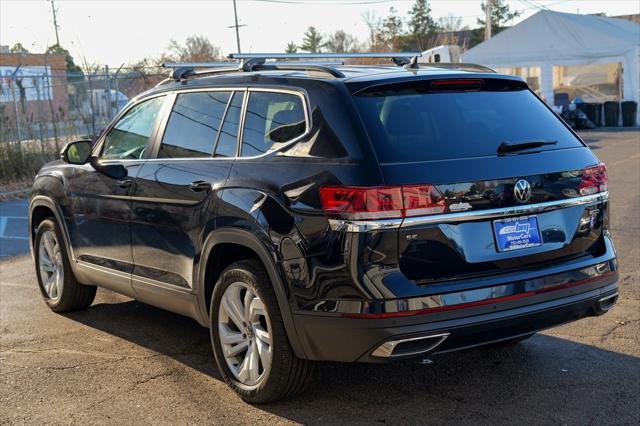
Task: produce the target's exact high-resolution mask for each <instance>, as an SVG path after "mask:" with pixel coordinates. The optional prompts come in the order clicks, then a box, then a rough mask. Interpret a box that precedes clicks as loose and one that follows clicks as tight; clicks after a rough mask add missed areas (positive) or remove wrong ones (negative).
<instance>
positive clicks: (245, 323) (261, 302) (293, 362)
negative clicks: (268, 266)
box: [209, 260, 311, 403]
mask: <svg viewBox="0 0 640 426" xmlns="http://www.w3.org/2000/svg"><path fill="white" fill-rule="evenodd" d="M209 317H210V330H211V342H212V345H213V351H214V354H215V357H216V362H217V364H218V369H219V370H220V372H221V374H222V376H223V378H224V380H225V382H226V383H227V384H228V385H229V386H230V387H231V388H232V389H233V390H234V391H235V392H236V393H237V394H238V395H240V397H241V398H242V399H244V400H245V401H248V402H253V403H265V402H273V401H276V400H279V399H284V398H288V397H291V396H293V395H295V394H297V393H299V392H301V391H302V390H304V388H305V387H306V385H307V384H308V382H309V380H310V378H311V363H310V362H309V361H306V360H302V359H299V358H297V357H296V356H295V354H294V353H293V350H292V349H291V344H290V343H289V339H288V338H287V334H286V331H285V328H284V323H283V321H282V316H281V315H280V310H279V308H278V303H277V300H276V296H275V293H274V291H273V287H272V286H271V282H270V280H269V277H268V275H267V273H266V271H265V270H264V268H263V267H262V265H261V264H260V263H259V262H257V261H255V260H243V261H239V262H236V263H234V264H232V265H231V266H229V267H228V268H227V269H225V271H224V272H223V273H222V274H221V276H220V279H219V280H218V283H217V284H216V286H215V288H214V290H213V295H212V297H211V307H210V315H209Z"/></svg>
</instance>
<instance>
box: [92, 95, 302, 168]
mask: <svg viewBox="0 0 640 426" xmlns="http://www.w3.org/2000/svg"><path fill="white" fill-rule="evenodd" d="M193 92H246V94H245V101H246V102H248V95H250V94H251V92H272V93H285V94H289V95H295V96H298V97H299V98H300V99H301V100H302V106H303V109H304V118H305V124H306V127H305V131H304V133H303V134H301V135H300V136H296V137H295V138H293V139H291V140H290V141H286V142H279V143H278V145H279V146H277V147H275V148H273V149H272V150H270V151H267V152H265V153H263V154H260V155H256V156H253V157H238V156H236V157H199V158H193V157H187V158H136V159H126V158H123V159H117V158H112V159H109V160H101V161H103V162H105V163H106V162H107V161H112V162H115V163H129V162H135V161H140V162H143V161H148V162H166V161H202V160H206V161H229V160H253V159H256V158H262V157H266V156H268V155H272V154H273V153H275V152H279V151H283V150H285V149H286V148H288V147H290V146H291V145H293V144H295V143H296V142H298V141H300V140H302V139H304V138H306V137H307V136H309V135H310V134H311V130H312V129H313V121H312V115H311V113H310V112H309V111H310V108H311V107H310V103H309V96H308V94H307V92H306V91H305V90H303V89H295V90H294V89H284V88H281V87H278V86H275V87H251V86H237V87H236V86H233V87H232V86H229V87H224V86H218V87H191V88H184V89H182V88H178V89H172V90H168V91H163V92H159V93H154V94H152V95H149V96H144V97H140V96H137V97H135V98H133V99H131V100H130V101H129V103H128V104H127V106H126V107H125V108H124V109H123V110H122V111H120V112H119V113H118V115H117V116H116V117H114V119H113V120H111V122H110V123H109V126H108V127H107V128H106V129H105V130H104V132H103V134H102V135H101V136H100V139H99V140H98V141H97V142H96V144H95V145H94V148H93V151H92V154H93V155H95V156H97V157H100V154H101V152H102V145H103V144H104V139H105V136H106V135H107V134H108V133H109V132H110V131H111V129H112V128H113V127H114V126H115V124H116V123H117V122H118V121H119V120H120V118H122V117H124V115H125V114H126V113H127V112H129V110H131V109H132V108H133V107H135V106H136V105H138V104H140V103H142V102H144V101H147V100H149V99H151V98H155V97H158V96H171V95H179V94H181V93H193ZM229 101H231V99H230V100H229ZM165 105H166V102H165ZM244 106H245V104H244V103H243V107H244ZM163 107H164V105H163ZM245 109H246V108H243V111H242V115H243V116H244V111H245ZM168 119H169V117H168V116H167V117H165V116H162V117H160V120H162V122H160V123H159V124H158V126H164V127H166V123H167V122H168ZM156 130H160V129H156ZM238 133H240V130H239V131H238ZM156 136H157V135H156ZM154 137H155V136H154ZM160 142H162V141H161V140H160ZM241 145H242V140H239V144H238V147H237V148H238V149H240V147H241ZM274 145H276V144H274ZM237 152H238V151H236V153H237Z"/></svg>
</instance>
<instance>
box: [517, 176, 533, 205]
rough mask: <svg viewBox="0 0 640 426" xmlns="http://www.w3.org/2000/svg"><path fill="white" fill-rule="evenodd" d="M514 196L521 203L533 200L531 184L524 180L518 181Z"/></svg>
mask: <svg viewBox="0 0 640 426" xmlns="http://www.w3.org/2000/svg"><path fill="white" fill-rule="evenodd" d="M513 196H514V197H515V199H516V201H518V202H519V203H526V202H527V201H529V198H531V184H530V183H529V182H528V181H526V180H524V179H520V180H518V181H517V182H516V184H515V185H514V186H513Z"/></svg>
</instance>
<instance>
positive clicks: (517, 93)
mask: <svg viewBox="0 0 640 426" xmlns="http://www.w3.org/2000/svg"><path fill="white" fill-rule="evenodd" d="M354 99H355V102H356V106H357V108H358V110H359V111H360V115H361V116H362V119H363V121H364V124H365V126H366V127H367V132H368V133H369V136H370V138H371V139H372V141H373V145H374V149H375V151H376V154H377V155H378V159H379V161H380V162H381V163H398V162H401V163H406V162H417V161H430V160H444V159H456V158H469V157H481V156H489V155H490V156H495V155H497V151H498V147H499V146H500V144H502V143H503V142H507V143H520V142H530V141H555V142H557V143H555V144H548V145H544V146H540V147H536V148H535V151H548V150H556V149H564V148H574V147H580V146H583V145H582V143H581V142H580V141H579V140H578V139H577V138H576V137H575V136H574V135H573V134H572V133H571V132H570V131H569V130H568V129H567V128H566V127H565V126H564V124H563V123H562V122H561V121H560V119H559V118H558V117H556V116H555V115H554V114H553V113H552V112H551V111H549V110H548V109H547V107H546V106H545V105H544V104H543V103H542V102H541V101H540V100H539V99H538V98H537V97H536V96H535V95H534V94H533V93H531V92H530V91H529V90H527V89H520V90H510V91H467V92H447V93H425V92H424V91H423V92H421V93H420V92H419V91H418V90H415V91H413V90H406V89H403V90H401V91H400V90H398V91H393V90H385V91H384V92H376V93H372V94H363V95H356V96H354ZM522 152H526V151H519V152H518V153H522Z"/></svg>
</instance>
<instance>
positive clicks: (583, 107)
mask: <svg viewBox="0 0 640 426" xmlns="http://www.w3.org/2000/svg"><path fill="white" fill-rule="evenodd" d="M576 108H578V109H579V110H580V111H582V112H584V113H585V114H586V116H587V117H588V118H589V120H591V122H592V123H593V124H595V125H596V126H601V125H602V124H600V104H593V103H588V102H583V103H579V104H576Z"/></svg>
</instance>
